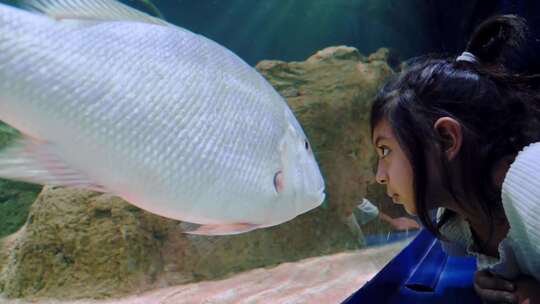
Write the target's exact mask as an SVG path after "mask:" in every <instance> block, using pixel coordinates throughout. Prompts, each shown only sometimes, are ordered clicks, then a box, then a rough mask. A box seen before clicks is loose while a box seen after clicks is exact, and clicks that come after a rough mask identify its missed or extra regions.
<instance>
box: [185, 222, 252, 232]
mask: <svg viewBox="0 0 540 304" xmlns="http://www.w3.org/2000/svg"><path fill="white" fill-rule="evenodd" d="M257 228H261V226H260V225H256V224H250V223H236V224H222V225H199V226H198V227H196V228H195V229H191V228H186V229H184V233H187V234H195V235H233V234H240V233H244V232H248V231H251V230H254V229H257Z"/></svg>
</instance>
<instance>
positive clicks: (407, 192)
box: [373, 119, 417, 215]
mask: <svg viewBox="0 0 540 304" xmlns="http://www.w3.org/2000/svg"><path fill="white" fill-rule="evenodd" d="M373 145H374V146H375V148H376V150H377V155H378V156H379V159H378V164H377V174H376V176H375V178H376V180H377V182H378V183H380V184H383V185H386V194H388V196H390V197H391V198H392V200H393V201H394V203H396V204H400V205H403V207H404V208H405V210H406V211H407V213H409V214H411V215H416V214H417V212H416V204H415V198H414V190H413V172H412V167H411V164H410V162H409V159H408V158H407V157H406V156H405V153H404V152H403V150H402V149H401V147H400V146H399V144H398V141H397V139H396V137H395V136H394V132H393V131H392V128H391V127H390V124H389V123H388V121H387V120H386V119H383V120H381V121H380V122H379V123H378V124H377V125H376V126H375V128H374V129H373Z"/></svg>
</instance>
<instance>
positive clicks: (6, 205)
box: [0, 122, 41, 238]
mask: <svg viewBox="0 0 540 304" xmlns="http://www.w3.org/2000/svg"><path fill="white" fill-rule="evenodd" d="M19 137H20V134H19V132H17V131H16V130H15V129H13V128H10V127H9V126H7V125H6V124H4V123H1V122H0V151H1V150H2V149H3V148H5V147H6V146H8V145H9V144H10V143H11V142H13V141H14V140H15V139H17V138H19ZM40 190H41V186H39V185H34V184H28V183H23V182H16V181H11V180H5V179H0V238H1V237H4V236H6V235H8V234H11V233H14V232H15V231H17V229H19V228H20V227H21V226H22V225H24V223H25V222H26V217H27V216H28V211H29V209H30V206H31V205H32V203H33V202H34V200H35V199H36V197H37V195H38V193H39V191H40Z"/></svg>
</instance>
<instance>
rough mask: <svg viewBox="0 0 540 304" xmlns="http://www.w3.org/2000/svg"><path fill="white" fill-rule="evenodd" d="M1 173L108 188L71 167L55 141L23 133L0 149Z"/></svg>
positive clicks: (33, 180)
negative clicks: (30, 136) (58, 149)
mask: <svg viewBox="0 0 540 304" xmlns="http://www.w3.org/2000/svg"><path fill="white" fill-rule="evenodd" d="M0 177H2V178H6V179H13V180H19V181H24V182H29V183H35V184H42V185H53V186H68V187H78V188H85V189H89V190H93V191H99V192H108V191H107V189H105V187H103V186H102V185H99V184H98V183H96V182H93V181H91V180H90V179H89V178H88V177H86V176H85V174H84V173H82V172H80V171H78V170H77V169H75V168H72V167H71V166H70V165H69V164H67V163H66V162H65V161H64V160H63V159H62V158H61V157H60V156H59V155H58V152H57V149H56V146H55V145H54V144H51V143H48V142H45V141H40V140H37V139H32V138H29V137H23V138H21V139H18V140H17V141H15V142H14V143H13V144H11V145H10V146H9V147H7V148H6V149H4V150H2V151H0Z"/></svg>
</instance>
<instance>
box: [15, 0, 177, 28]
mask: <svg viewBox="0 0 540 304" xmlns="http://www.w3.org/2000/svg"><path fill="white" fill-rule="evenodd" d="M20 3H21V6H23V7H25V8H27V9H29V10H32V11H37V12H40V13H43V14H45V15H47V16H49V17H51V18H54V19H56V20H72V19H75V20H85V21H138V22H144V23H151V24H158V25H165V26H168V25H170V24H169V23H167V22H166V21H165V20H162V19H159V18H156V17H152V16H150V15H148V14H146V13H143V12H141V11H139V10H136V9H134V8H132V7H130V6H127V5H125V4H123V3H120V2H118V1H116V0H22V1H21V2H20Z"/></svg>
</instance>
